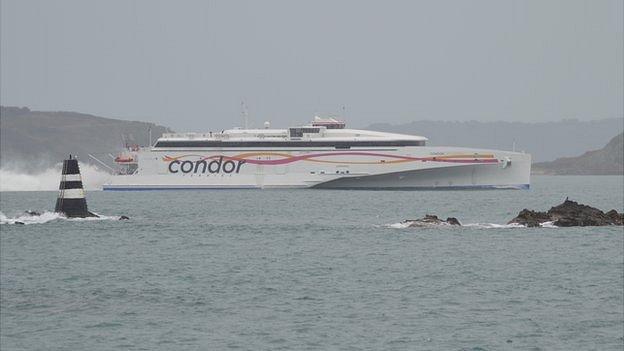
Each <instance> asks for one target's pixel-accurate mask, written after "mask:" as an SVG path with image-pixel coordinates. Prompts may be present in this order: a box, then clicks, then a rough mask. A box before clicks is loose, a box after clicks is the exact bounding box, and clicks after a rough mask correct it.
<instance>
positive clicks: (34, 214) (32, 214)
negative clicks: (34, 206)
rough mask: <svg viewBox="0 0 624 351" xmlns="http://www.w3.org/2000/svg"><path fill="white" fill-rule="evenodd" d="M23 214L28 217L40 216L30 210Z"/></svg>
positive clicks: (38, 213)
mask: <svg viewBox="0 0 624 351" xmlns="http://www.w3.org/2000/svg"><path fill="white" fill-rule="evenodd" d="M24 214H26V215H28V216H41V213H40V212H37V211H31V210H27V211H24Z"/></svg>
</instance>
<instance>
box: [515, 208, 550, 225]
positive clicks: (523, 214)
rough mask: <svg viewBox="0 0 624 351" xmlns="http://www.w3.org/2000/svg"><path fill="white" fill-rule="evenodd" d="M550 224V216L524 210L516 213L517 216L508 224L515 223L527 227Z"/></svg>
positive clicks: (544, 213)
mask: <svg viewBox="0 0 624 351" xmlns="http://www.w3.org/2000/svg"><path fill="white" fill-rule="evenodd" d="M544 222H550V216H549V215H548V213H546V212H537V211H531V210H529V209H526V208H525V209H524V210H522V211H520V213H518V216H517V217H516V218H514V219H512V220H511V221H509V223H508V224H512V223H517V224H522V225H525V226H527V227H539V226H540V224H541V223H544Z"/></svg>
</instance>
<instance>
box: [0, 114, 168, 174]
mask: <svg viewBox="0 0 624 351" xmlns="http://www.w3.org/2000/svg"><path fill="white" fill-rule="evenodd" d="M150 128H151V130H152V138H153V139H154V140H155V139H156V138H157V137H159V136H160V135H161V134H162V133H165V132H170V130H169V128H166V127H163V126H159V125H155V124H153V123H146V122H138V121H123V120H119V119H112V118H103V117H97V116H93V115H89V114H83V113H76V112H45V111H31V110H30V109H28V108H26V107H22V108H19V107H7V106H2V107H0V167H2V168H19V169H23V170H25V171H29V172H37V171H41V170H43V169H46V168H49V167H51V166H53V165H55V164H57V163H58V162H60V161H62V160H63V159H64V158H66V157H67V155H68V154H70V153H71V154H74V155H77V156H78V157H79V159H81V160H83V161H85V162H89V161H90V159H89V156H88V154H93V155H95V156H96V157H98V158H99V159H101V160H102V161H105V162H106V163H108V164H109V165H112V162H111V157H109V156H108V154H109V153H113V154H115V153H116V152H118V151H120V150H121V149H123V142H122V135H126V138H127V140H129V142H130V143H133V144H139V145H147V144H148V139H149V137H148V135H149V132H148V130H149V129H150Z"/></svg>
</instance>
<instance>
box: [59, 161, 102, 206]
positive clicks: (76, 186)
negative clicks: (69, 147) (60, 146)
mask: <svg viewBox="0 0 624 351" xmlns="http://www.w3.org/2000/svg"><path fill="white" fill-rule="evenodd" d="M54 211H55V212H59V213H63V214H65V216H67V217H68V218H85V217H97V215H96V214H94V213H92V212H89V210H87V199H86V198H85V191H84V188H83V186H82V177H81V176H80V168H79V167H78V160H77V159H76V158H72V156H71V155H69V159H67V160H64V161H63V174H62V175H61V184H60V185H59V194H58V198H57V199H56V208H55V209H54Z"/></svg>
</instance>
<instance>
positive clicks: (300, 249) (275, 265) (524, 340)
mask: <svg viewBox="0 0 624 351" xmlns="http://www.w3.org/2000/svg"><path fill="white" fill-rule="evenodd" d="M623 179H624V178H622V177H534V179H533V181H532V189H531V190H529V191H498V190H492V191H330V190H288V191H281V190H271V191H254V190H245V191H236V190H221V191H163V192H95V191H93V192H89V193H88V194H87V196H88V202H89V206H90V209H92V210H93V211H95V212H98V213H100V214H104V215H109V216H118V215H128V216H130V217H131V220H129V221H117V220H112V219H106V220H92V221H85V220H77V221H75V220H64V219H52V218H53V216H52V215H51V214H46V215H44V216H42V217H41V218H39V219H37V220H36V221H34V222H45V223H34V222H33V223H32V224H27V225H14V224H6V223H7V222H10V221H11V218H15V217H16V216H19V215H20V213H21V212H22V211H24V210H27V209H37V210H48V211H49V210H51V209H53V207H54V202H55V198H56V193H55V192H32V193H30V192H28V193H27V192H22V193H14V192H12V193H9V192H5V193H1V194H0V210H1V211H2V218H1V220H2V221H3V222H4V223H5V224H0V298H1V299H0V348H1V349H2V350H115V349H118V350H174V349H175V350H222V349H240V350H278V349H282V350H622V348H623V347H624V287H623V285H624V277H623V275H624V232H623V229H622V228H621V227H602V228H505V227H500V228H496V227H495V226H493V225H491V224H501V225H502V224H505V222H506V221H508V220H509V219H511V218H513V217H514V216H515V214H516V213H517V212H518V211H520V210H521V209H522V208H525V207H528V208H532V209H544V210H546V209H548V208H549V207H550V206H552V205H555V204H558V203H560V202H562V201H563V200H564V199H565V197H566V196H570V198H571V199H573V200H577V201H580V202H583V203H586V204H590V205H594V206H596V207H599V208H601V209H603V210H608V209H611V208H616V209H618V210H619V211H622V209H623V208H624V203H623V202H624V199H623V195H622V194H623V191H624V184H623V182H624V181H623ZM427 213H432V214H437V215H439V216H443V217H447V216H454V217H457V218H459V220H460V221H461V222H462V223H464V224H476V223H481V225H474V226H470V227H462V228H455V227H451V228H449V227H439V228H403V229H400V228H393V227H392V226H390V225H391V224H393V223H397V222H399V221H401V220H403V219H406V218H416V217H422V216H423V215H425V214H427ZM50 219H52V220H50ZM48 220H49V221H48ZM46 221H47V222H46ZM29 223H30V222H29ZM488 223H491V224H488Z"/></svg>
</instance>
